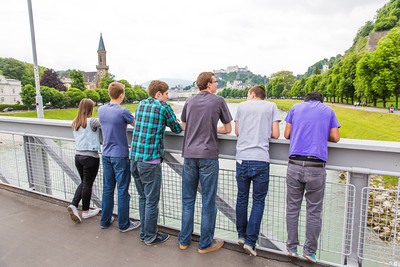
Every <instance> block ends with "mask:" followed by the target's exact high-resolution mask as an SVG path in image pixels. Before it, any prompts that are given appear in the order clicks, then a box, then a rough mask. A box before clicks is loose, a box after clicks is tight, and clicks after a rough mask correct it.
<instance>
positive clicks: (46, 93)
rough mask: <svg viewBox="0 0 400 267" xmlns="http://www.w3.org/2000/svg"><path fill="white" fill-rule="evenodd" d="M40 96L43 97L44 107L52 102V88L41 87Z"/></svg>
mask: <svg viewBox="0 0 400 267" xmlns="http://www.w3.org/2000/svg"><path fill="white" fill-rule="evenodd" d="M40 95H41V96H42V100H43V105H46V104H47V103H49V102H50V101H51V98H52V93H51V90H50V87H47V86H40Z"/></svg>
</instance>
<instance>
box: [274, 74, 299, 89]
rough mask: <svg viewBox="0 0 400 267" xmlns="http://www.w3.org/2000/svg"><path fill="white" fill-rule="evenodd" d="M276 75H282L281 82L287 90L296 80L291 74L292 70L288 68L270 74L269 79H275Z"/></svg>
mask: <svg viewBox="0 0 400 267" xmlns="http://www.w3.org/2000/svg"><path fill="white" fill-rule="evenodd" d="M277 77H282V79H283V83H284V85H285V88H284V89H288V90H289V91H290V89H291V88H292V86H293V84H294V83H295V82H296V77H295V76H294V75H293V72H291V71H288V70H283V71H279V72H276V73H274V74H272V75H271V77H270V79H275V78H277Z"/></svg>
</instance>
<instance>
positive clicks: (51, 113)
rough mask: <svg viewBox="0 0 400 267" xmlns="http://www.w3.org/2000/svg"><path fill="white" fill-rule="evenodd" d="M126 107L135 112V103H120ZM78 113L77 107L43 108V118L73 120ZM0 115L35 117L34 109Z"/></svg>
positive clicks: (95, 113)
mask: <svg viewBox="0 0 400 267" xmlns="http://www.w3.org/2000/svg"><path fill="white" fill-rule="evenodd" d="M122 106H123V107H126V108H128V109H129V110H130V111H131V112H132V113H135V111H136V106H137V104H129V105H122ZM98 108H99V107H95V108H94V112H93V117H94V118H97V117H98V115H97V109H98ZM77 113H78V109H77V108H69V109H56V110H44V118H45V119H55V120H73V119H74V118H75V116H76V114H77ZM0 115H2V116H12V117H27V118H37V113H36V111H29V112H15V113H1V114H0Z"/></svg>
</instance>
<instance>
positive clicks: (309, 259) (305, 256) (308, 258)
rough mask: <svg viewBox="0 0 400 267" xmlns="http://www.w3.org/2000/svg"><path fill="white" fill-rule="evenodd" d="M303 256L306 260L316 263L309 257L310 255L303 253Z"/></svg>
mask: <svg viewBox="0 0 400 267" xmlns="http://www.w3.org/2000/svg"><path fill="white" fill-rule="evenodd" d="M303 257H304V258H306V260H308V261H310V262H312V263H316V262H317V260H316V259H313V258H311V257H310V256H307V255H305V254H303Z"/></svg>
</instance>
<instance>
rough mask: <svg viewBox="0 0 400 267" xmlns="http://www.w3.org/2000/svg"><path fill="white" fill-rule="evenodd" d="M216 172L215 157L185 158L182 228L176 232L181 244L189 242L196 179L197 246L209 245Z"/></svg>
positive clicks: (211, 237)
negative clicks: (198, 202)
mask: <svg viewBox="0 0 400 267" xmlns="http://www.w3.org/2000/svg"><path fill="white" fill-rule="evenodd" d="M218 171H219V162H218V159H190V158H185V160H184V164H183V170H182V227H181V232H180V233H179V235H178V240H179V243H180V244H181V245H184V246H187V245H189V243H190V240H191V239H192V233H193V224H194V206H195V202H196V195H197V187H198V184H199V181H200V185H201V199H202V207H201V230H200V242H199V249H206V248H208V247H209V246H210V245H211V243H212V241H213V238H214V230H215V220H216V217H217V206H216V205H215V199H216V195H217V185H218Z"/></svg>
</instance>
